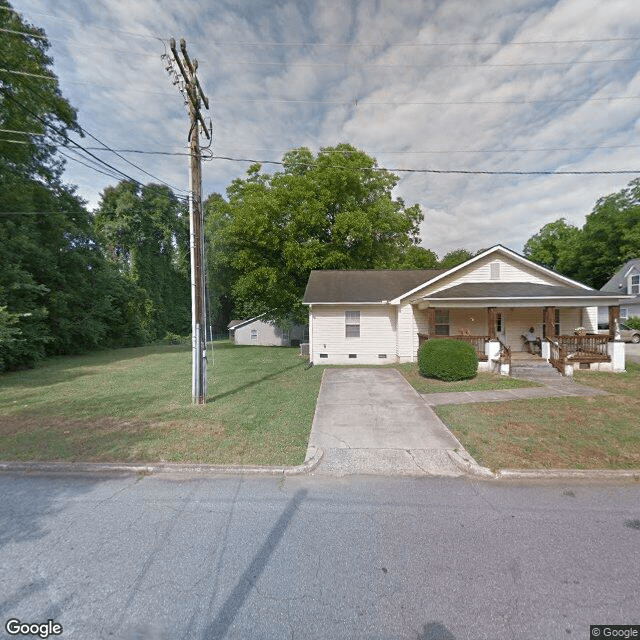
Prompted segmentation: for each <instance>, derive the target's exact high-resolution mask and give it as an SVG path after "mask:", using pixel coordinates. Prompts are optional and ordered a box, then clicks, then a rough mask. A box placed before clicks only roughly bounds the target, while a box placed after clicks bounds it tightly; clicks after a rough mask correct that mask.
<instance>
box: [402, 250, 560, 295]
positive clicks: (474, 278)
mask: <svg viewBox="0 0 640 640" xmlns="http://www.w3.org/2000/svg"><path fill="white" fill-rule="evenodd" d="M492 263H498V264H499V271H500V273H499V277H498V278H497V279H494V278H492V277H491V264H492ZM470 282H531V283H534V284H550V285H557V284H558V280H557V279H554V278H553V277H551V276H549V277H546V275H545V274H542V273H540V272H538V271H536V270H534V269H530V268H528V267H526V266H524V265H521V264H518V263H517V262H515V261H511V260H508V259H506V258H504V257H502V256H501V257H499V258H497V257H495V256H493V257H492V256H488V257H487V258H485V259H483V260H481V261H479V262H477V263H475V264H473V265H470V266H469V267H467V268H466V269H462V270H460V271H458V272H456V273H454V274H452V275H450V276H448V277H446V278H443V279H442V280H439V281H438V282H437V283H435V284H433V285H431V286H429V285H427V286H426V287H425V288H424V289H423V290H422V291H420V292H418V293H417V294H415V295H416V296H418V297H419V296H422V295H426V294H432V293H436V292H437V291H441V290H442V289H448V288H449V287H453V286H455V285H458V284H465V283H470ZM412 297H414V296H412Z"/></svg>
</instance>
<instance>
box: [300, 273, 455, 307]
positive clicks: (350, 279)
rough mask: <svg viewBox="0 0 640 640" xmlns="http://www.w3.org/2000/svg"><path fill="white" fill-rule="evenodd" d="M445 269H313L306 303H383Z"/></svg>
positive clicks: (306, 294) (306, 291)
mask: <svg viewBox="0 0 640 640" xmlns="http://www.w3.org/2000/svg"><path fill="white" fill-rule="evenodd" d="M445 271H447V270H446V269H412V270H381V271H376V270H372V269H366V270H352V271H331V270H330V271H312V272H311V274H310V275H309V281H308V282H307V288H306V290H305V292H304V298H303V300H302V302H303V304H315V303H324V304H331V303H334V304H337V303H360V304H362V303H366V302H368V303H374V304H380V303H383V302H388V301H389V300H393V299H394V298H397V297H398V296H401V295H402V294H404V293H406V292H407V291H410V290H411V289H415V288H416V287H420V286H422V285H424V284H426V283H427V282H429V281H430V280H433V278H435V277H436V276H438V275H440V274H441V273H444V272H445Z"/></svg>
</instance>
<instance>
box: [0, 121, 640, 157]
mask: <svg viewBox="0 0 640 640" xmlns="http://www.w3.org/2000/svg"><path fill="white" fill-rule="evenodd" d="M1 131H6V130H3V129H0V132H1ZM14 133H22V134H26V135H45V134H36V133H27V132H26V131H14ZM3 142H14V143H17V144H30V143H29V142H25V141H24V140H3ZM639 147H640V144H609V145H586V146H572V147H535V148H529V149H527V148H516V147H512V148H504V149H429V150H418V151H394V150H393V149H374V150H371V151H369V152H368V153H370V154H373V155H408V156H409V155H433V154H437V155H444V154H447V155H448V154H454V153H542V152H549V151H589V150H592V151H597V150H603V151H606V150H607V149H637V148H639ZM85 148H86V149H87V150H88V151H107V149H105V148H104V147H85ZM246 148H247V149H249V148H250V149H253V150H254V151H255V150H259V151H272V152H275V153H281V154H283V153H287V152H289V151H291V149H273V148H271V147H253V146H248V147H246ZM112 151H113V152H118V153H135V154H140V155H159V156H190V155H191V154H190V153H189V152H188V151H155V150H150V149H113V150H112ZM203 151H206V149H203ZM223 157H224V158H229V156H215V157H214V156H212V155H211V154H206V155H205V158H204V159H210V160H213V159H220V158H223ZM251 162H254V161H253V160H252V161H251ZM255 162H261V163H265V162H268V161H262V160H257V161H255ZM269 162H270V161H269Z"/></svg>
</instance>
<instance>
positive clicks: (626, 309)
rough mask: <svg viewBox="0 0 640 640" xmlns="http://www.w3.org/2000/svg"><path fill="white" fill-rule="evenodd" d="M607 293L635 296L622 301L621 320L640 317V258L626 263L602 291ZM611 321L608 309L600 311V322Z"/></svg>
mask: <svg viewBox="0 0 640 640" xmlns="http://www.w3.org/2000/svg"><path fill="white" fill-rule="evenodd" d="M600 291H604V292H606V293H613V294H618V295H625V294H626V295H628V296H633V297H632V298H626V299H625V298H623V299H622V300H620V319H621V320H623V321H624V320H627V319H628V318H630V317H631V316H640V258H635V259H634V260H629V261H628V262H627V263H625V264H624V265H623V266H622V267H621V268H620V269H619V270H618V271H617V272H616V274H615V275H614V276H613V278H611V280H609V282H607V284H605V285H604V287H602V289H600ZM608 321H609V318H608V313H607V309H606V308H602V307H600V308H599V309H598V322H599V323H606V322H608Z"/></svg>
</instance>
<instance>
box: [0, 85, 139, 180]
mask: <svg viewBox="0 0 640 640" xmlns="http://www.w3.org/2000/svg"><path fill="white" fill-rule="evenodd" d="M0 90H1V91H2V93H3V94H4V95H5V96H7V97H8V98H9V99H10V100H11V101H12V102H14V103H15V104H17V105H18V106H19V107H20V108H21V109H22V110H23V111H25V112H27V113H29V114H31V115H32V116H33V117H34V118H36V119H37V120H39V121H40V122H41V123H42V124H43V125H44V126H45V127H49V128H50V129H53V130H54V131H55V132H56V133H57V134H58V135H59V136H62V138H64V139H65V140H66V141H67V142H68V143H70V144H73V145H75V146H76V147H77V148H79V149H81V150H82V151H84V152H85V153H87V154H88V155H89V156H91V157H92V158H93V159H94V160H97V161H98V162H99V163H100V164H102V165H105V166H106V167H108V168H109V169H111V170H112V171H115V172H116V173H117V174H118V175H120V176H122V177H123V178H124V179H125V180H130V181H131V182H134V183H135V184H137V185H139V186H143V184H142V183H141V182H139V181H138V180H136V179H135V178H132V177H131V176H129V175H127V174H126V173H124V171H121V170H120V169H118V168H117V167H114V166H113V165H111V164H109V163H108V162H105V161H104V160H102V159H101V158H99V157H98V156H96V155H94V154H93V153H92V152H91V151H88V150H87V149H85V148H84V147H83V146H82V145H81V144H78V143H77V142H75V141H73V140H71V138H69V136H68V135H67V134H66V133H65V132H64V131H63V130H62V129H60V128H58V127H56V126H55V125H53V124H51V123H49V122H47V121H46V120H45V119H44V118H42V117H41V116H39V115H38V114H37V113H35V112H34V111H32V110H31V109H29V107H27V106H26V105H24V104H23V103H22V102H20V100H17V99H16V97H15V96H14V95H13V94H12V92H11V91H9V90H7V89H6V88H4V87H0ZM64 146H65V147H66V145H64Z"/></svg>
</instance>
